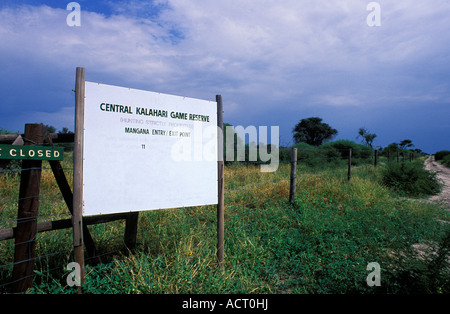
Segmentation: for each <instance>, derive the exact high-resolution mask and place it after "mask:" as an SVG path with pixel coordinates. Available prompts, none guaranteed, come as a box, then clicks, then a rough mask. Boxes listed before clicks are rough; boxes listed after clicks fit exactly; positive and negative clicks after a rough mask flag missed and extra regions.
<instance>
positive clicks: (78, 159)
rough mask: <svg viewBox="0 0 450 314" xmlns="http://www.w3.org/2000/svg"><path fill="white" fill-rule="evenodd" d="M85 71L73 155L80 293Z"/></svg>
mask: <svg viewBox="0 0 450 314" xmlns="http://www.w3.org/2000/svg"><path fill="white" fill-rule="evenodd" d="M84 77H85V70H84V68H77V71H76V82H75V146H74V153H73V167H74V173H73V216H72V224H73V249H74V256H75V262H77V263H78V264H79V265H80V272H81V273H80V278H81V283H80V284H81V285H80V286H79V287H78V293H81V292H82V285H83V284H84V283H85V278H84V252H83V130H84V97H85V80H84Z"/></svg>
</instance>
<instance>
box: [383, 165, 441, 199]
mask: <svg viewBox="0 0 450 314" xmlns="http://www.w3.org/2000/svg"><path fill="white" fill-rule="evenodd" d="M382 181H383V184H385V185H387V186H388V187H391V188H393V189H394V190H396V191H397V192H399V193H400V194H402V195H405V196H415V197H418V196H425V195H434V194H438V193H439V192H440V191H441V184H440V183H439V181H438V179H437V175H436V173H434V172H430V171H428V170H426V169H425V168H424V166H423V164H421V163H419V162H402V163H389V164H387V166H386V168H385V169H383V171H382Z"/></svg>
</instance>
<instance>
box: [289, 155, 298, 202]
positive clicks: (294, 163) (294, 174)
mask: <svg viewBox="0 0 450 314" xmlns="http://www.w3.org/2000/svg"><path fill="white" fill-rule="evenodd" d="M296 178H297V148H292V151H291V181H290V187H289V203H291V204H293V203H294V200H295V181H296Z"/></svg>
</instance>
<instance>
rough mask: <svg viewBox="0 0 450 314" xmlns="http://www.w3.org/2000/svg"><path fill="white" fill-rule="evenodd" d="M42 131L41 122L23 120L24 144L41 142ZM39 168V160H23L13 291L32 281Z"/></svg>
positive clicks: (42, 140) (24, 287) (43, 131)
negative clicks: (29, 122)
mask: <svg viewBox="0 0 450 314" xmlns="http://www.w3.org/2000/svg"><path fill="white" fill-rule="evenodd" d="M44 134H45V126H44V125H43V124H26V125H25V134H24V138H23V139H24V144H25V145H42V143H43V142H44ZM41 168H42V161H41V160H23V161H22V174H21V177H20V190H19V208H18V215H17V229H16V239H15V250H14V267H13V282H14V283H13V285H12V290H13V292H15V293H17V292H23V291H25V290H27V289H28V288H30V287H31V286H32V284H33V277H34V274H33V268H34V260H35V258H36V252H35V246H36V242H35V240H36V236H37V216H38V209H39V194H40V185H41Z"/></svg>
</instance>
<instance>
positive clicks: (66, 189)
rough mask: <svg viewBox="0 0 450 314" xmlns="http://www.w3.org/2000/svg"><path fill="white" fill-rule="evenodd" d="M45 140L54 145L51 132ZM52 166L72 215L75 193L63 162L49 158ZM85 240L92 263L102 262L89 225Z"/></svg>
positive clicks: (84, 236)
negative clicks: (64, 169)
mask: <svg viewBox="0 0 450 314" xmlns="http://www.w3.org/2000/svg"><path fill="white" fill-rule="evenodd" d="M45 141H46V142H47V143H48V144H49V145H50V146H52V147H53V140H52V138H51V136H50V135H49V134H47V137H46V139H45ZM49 163H50V167H51V168H52V172H53V175H54V176H55V179H56V183H57V184H58V187H59V190H60V191H61V194H62V195H63V197H64V201H65V202H66V205H67V208H68V209H69V212H70V214H71V215H73V194H72V190H71V189H70V186H69V182H68V181H67V178H66V176H65V174H64V171H63V169H62V166H61V163H60V162H59V161H58V160H49ZM83 240H84V243H85V246H86V251H87V253H88V255H89V256H90V257H91V258H93V260H92V262H91V263H92V264H98V263H100V262H101V259H100V257H96V255H97V250H96V248H95V243H94V239H92V236H91V234H90V232H89V229H88V228H87V226H85V225H83Z"/></svg>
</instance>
